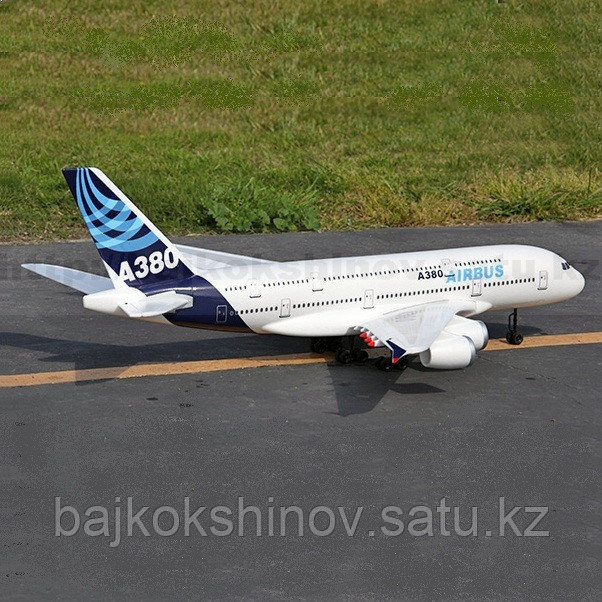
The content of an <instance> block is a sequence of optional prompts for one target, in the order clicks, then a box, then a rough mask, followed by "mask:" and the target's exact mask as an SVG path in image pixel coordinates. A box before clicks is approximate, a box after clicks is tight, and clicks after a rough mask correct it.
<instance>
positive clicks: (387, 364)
mask: <svg viewBox="0 0 602 602" xmlns="http://www.w3.org/2000/svg"><path fill="white" fill-rule="evenodd" d="M374 365H375V366H376V367H377V368H378V369H379V370H382V371H383V372H391V370H393V364H392V363H391V360H390V359H389V358H388V357H385V356H384V355H381V356H380V357H379V358H378V359H377V360H376V362H375V364H374Z"/></svg>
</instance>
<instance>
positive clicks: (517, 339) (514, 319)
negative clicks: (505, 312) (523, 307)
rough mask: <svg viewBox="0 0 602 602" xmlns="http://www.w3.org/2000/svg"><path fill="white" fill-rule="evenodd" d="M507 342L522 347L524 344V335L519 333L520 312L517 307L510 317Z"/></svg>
mask: <svg viewBox="0 0 602 602" xmlns="http://www.w3.org/2000/svg"><path fill="white" fill-rule="evenodd" d="M506 341H508V343H509V344H510V345H520V344H521V343H522V342H523V335H522V334H521V333H520V332H518V310H517V308H516V307H515V308H514V311H513V312H512V313H511V314H510V315H509V316H508V332H507V333H506Z"/></svg>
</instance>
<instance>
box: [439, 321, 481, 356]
mask: <svg viewBox="0 0 602 602" xmlns="http://www.w3.org/2000/svg"><path fill="white" fill-rule="evenodd" d="M443 332H446V333H449V334H455V335H458V336H462V337H468V338H469V339H470V340H471V341H472V342H473V343H474V346H475V347H476V349H477V351H480V350H481V349H484V348H485V347H486V346H487V343H489V331H488V330H487V326H486V325H485V323H484V322H481V320H469V319H468V318H463V317H462V316H455V317H454V318H453V319H452V320H451V321H450V322H449V324H448V325H447V326H446V327H445V329H444V331H443Z"/></svg>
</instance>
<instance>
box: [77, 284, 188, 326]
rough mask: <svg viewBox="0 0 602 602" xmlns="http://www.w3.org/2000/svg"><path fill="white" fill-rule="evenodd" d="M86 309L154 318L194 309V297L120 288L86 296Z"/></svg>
mask: <svg viewBox="0 0 602 602" xmlns="http://www.w3.org/2000/svg"><path fill="white" fill-rule="evenodd" d="M83 302H84V307H85V308H86V309H91V310H93V311H99V312H100V313H103V314H112V315H118V316H123V315H124V314H125V315H126V316H128V317H129V318H152V317H154V316H161V315H163V314H167V313H169V312H172V311H176V310H177V309H183V308H185V307H192V297H190V296H188V295H182V294H180V293H176V292H175V291H166V292H164V293H158V294H157V295H148V296H147V295H145V294H144V293H143V292H142V291H140V290H138V289H136V288H129V287H128V288H125V289H123V288H119V289H116V288H114V289H110V290H108V291H101V292H99V293H96V294H93V295H86V296H85V297H84V299H83Z"/></svg>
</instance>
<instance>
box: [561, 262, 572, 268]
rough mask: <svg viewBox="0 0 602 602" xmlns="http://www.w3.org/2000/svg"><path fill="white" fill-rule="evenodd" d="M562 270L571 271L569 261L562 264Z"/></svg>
mask: <svg viewBox="0 0 602 602" xmlns="http://www.w3.org/2000/svg"><path fill="white" fill-rule="evenodd" d="M562 269H563V270H570V269H571V266H570V265H569V263H568V261H563V262H562Z"/></svg>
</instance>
